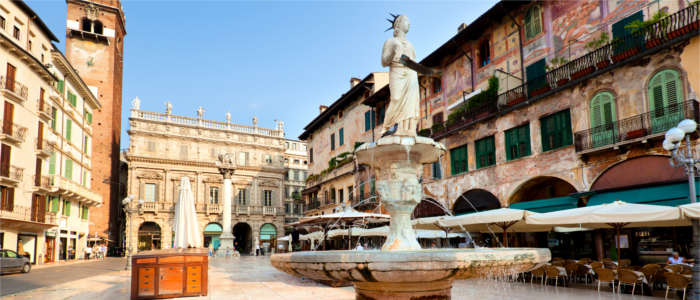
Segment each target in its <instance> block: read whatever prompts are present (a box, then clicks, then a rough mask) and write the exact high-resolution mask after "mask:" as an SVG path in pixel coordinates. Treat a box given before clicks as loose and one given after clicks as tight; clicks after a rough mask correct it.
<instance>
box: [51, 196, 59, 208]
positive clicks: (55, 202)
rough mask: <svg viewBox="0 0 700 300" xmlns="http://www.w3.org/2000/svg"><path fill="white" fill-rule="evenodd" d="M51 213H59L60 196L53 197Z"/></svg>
mask: <svg viewBox="0 0 700 300" xmlns="http://www.w3.org/2000/svg"><path fill="white" fill-rule="evenodd" d="M51 212H58V196H52V197H51Z"/></svg>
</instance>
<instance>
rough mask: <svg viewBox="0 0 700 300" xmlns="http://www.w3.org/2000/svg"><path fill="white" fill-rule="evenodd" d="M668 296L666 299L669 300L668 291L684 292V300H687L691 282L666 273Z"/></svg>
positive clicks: (683, 277) (680, 276) (682, 277)
mask: <svg viewBox="0 0 700 300" xmlns="http://www.w3.org/2000/svg"><path fill="white" fill-rule="evenodd" d="M664 276H665V277H666V295H665V296H664V299H668V290H669V289H672V290H683V300H685V290H686V289H687V288H688V283H689V282H690V280H689V279H688V278H686V277H685V276H683V275H679V274H675V273H671V272H666V273H665V274H664Z"/></svg>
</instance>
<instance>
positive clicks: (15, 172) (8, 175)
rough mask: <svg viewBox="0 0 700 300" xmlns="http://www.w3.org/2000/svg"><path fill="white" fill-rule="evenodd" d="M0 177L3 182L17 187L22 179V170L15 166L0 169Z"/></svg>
mask: <svg viewBox="0 0 700 300" xmlns="http://www.w3.org/2000/svg"><path fill="white" fill-rule="evenodd" d="M0 177H1V178H0V179H2V181H3V182H7V183H11V184H15V185H17V184H19V183H20V182H22V179H23V178H24V169H23V168H19V167H15V166H9V168H8V167H5V168H2V167H0Z"/></svg>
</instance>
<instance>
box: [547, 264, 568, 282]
mask: <svg viewBox="0 0 700 300" xmlns="http://www.w3.org/2000/svg"><path fill="white" fill-rule="evenodd" d="M544 271H545V276H546V277H545V279H544V281H547V280H549V279H552V278H554V286H555V287H556V286H558V285H559V278H560V277H562V278H563V279H564V280H566V275H561V273H559V269H557V267H555V266H553V265H552V266H546V267H545V268H544Z"/></svg>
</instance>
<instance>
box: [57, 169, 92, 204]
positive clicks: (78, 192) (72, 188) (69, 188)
mask: <svg viewBox="0 0 700 300" xmlns="http://www.w3.org/2000/svg"><path fill="white" fill-rule="evenodd" d="M51 183H52V185H53V186H54V188H56V189H57V190H58V192H59V193H60V194H61V195H63V196H64V197H67V198H75V199H77V200H78V201H84V202H89V203H91V204H93V205H99V204H102V195H100V194H98V193H96V192H93V191H91V190H90V189H88V188H87V187H85V186H82V185H80V184H78V183H76V182H74V181H72V180H69V179H66V178H64V177H61V176H59V175H51Z"/></svg>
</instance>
